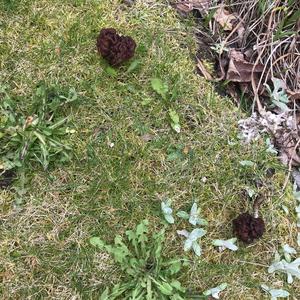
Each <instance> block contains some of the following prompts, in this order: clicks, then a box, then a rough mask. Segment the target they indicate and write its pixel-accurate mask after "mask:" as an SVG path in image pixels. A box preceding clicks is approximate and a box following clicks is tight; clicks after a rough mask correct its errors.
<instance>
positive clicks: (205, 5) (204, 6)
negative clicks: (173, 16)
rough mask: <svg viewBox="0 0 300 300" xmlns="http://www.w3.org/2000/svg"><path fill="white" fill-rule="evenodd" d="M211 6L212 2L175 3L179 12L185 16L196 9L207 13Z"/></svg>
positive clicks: (190, 1)
mask: <svg viewBox="0 0 300 300" xmlns="http://www.w3.org/2000/svg"><path fill="white" fill-rule="evenodd" d="M211 4H212V3H211V0H181V1H177V2H176V3H175V7H176V9H177V10H178V11H180V12H182V13H185V14H188V13H189V12H191V11H192V10H194V9H196V10H199V11H200V12H203V13H207V12H208V9H209V7H210V6H211Z"/></svg>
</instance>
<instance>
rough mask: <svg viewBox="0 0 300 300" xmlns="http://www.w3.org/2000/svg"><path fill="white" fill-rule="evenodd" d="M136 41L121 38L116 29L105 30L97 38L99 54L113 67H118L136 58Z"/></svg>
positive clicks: (124, 37)
mask: <svg viewBox="0 0 300 300" xmlns="http://www.w3.org/2000/svg"><path fill="white" fill-rule="evenodd" d="M135 48H136V43H135V41H134V40H133V39H132V38H131V37H129V36H120V35H119V34H118V33H117V31H116V30H115V29H114V28H104V29H102V30H101V31H100V34H99V36H98V38H97V49H98V52H99V53H100V54H101V55H102V57H103V58H105V59H106V60H107V61H108V63H109V64H110V65H112V66H118V65H120V64H121V63H123V62H125V61H127V60H129V59H130V58H132V57H133V56H134V52H135Z"/></svg>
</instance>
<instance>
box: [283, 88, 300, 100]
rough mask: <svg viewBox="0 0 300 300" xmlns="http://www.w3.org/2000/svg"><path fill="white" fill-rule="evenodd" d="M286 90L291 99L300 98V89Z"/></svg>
mask: <svg viewBox="0 0 300 300" xmlns="http://www.w3.org/2000/svg"><path fill="white" fill-rule="evenodd" d="M286 92H287V94H288V96H290V99H292V100H300V90H296V91H291V90H287V91H286Z"/></svg>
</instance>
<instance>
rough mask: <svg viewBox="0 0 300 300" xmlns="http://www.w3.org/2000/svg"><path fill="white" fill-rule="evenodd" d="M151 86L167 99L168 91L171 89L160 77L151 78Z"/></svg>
mask: <svg viewBox="0 0 300 300" xmlns="http://www.w3.org/2000/svg"><path fill="white" fill-rule="evenodd" d="M151 86H152V88H153V90H154V91H155V92H156V93H157V94H159V95H160V96H161V97H162V98H163V99H166V97H167V93H168V91H169V88H168V85H167V84H166V83H163V82H162V80H161V79H159V78H153V79H151Z"/></svg>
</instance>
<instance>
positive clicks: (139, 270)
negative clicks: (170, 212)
mask: <svg viewBox="0 0 300 300" xmlns="http://www.w3.org/2000/svg"><path fill="white" fill-rule="evenodd" d="M148 225H149V223H148V221H147V220H143V221H142V222H141V223H140V224H139V225H137V227H136V229H135V230H128V231H126V236H127V239H128V243H125V242H124V241H123V239H122V237H121V236H120V235H117V236H116V237H115V240H114V244H113V245H108V244H106V243H105V242H104V241H103V240H101V239H100V238H99V237H92V238H91V239H90V243H91V244H92V245H93V246H96V247H98V248H99V249H101V250H105V251H107V252H108V253H110V254H111V255H112V256H113V259H114V260H115V262H117V263H118V264H119V265H120V267H121V269H122V271H123V272H124V276H123V280H122V282H121V283H118V284H116V285H114V287H112V288H110V287H107V288H106V289H105V290H104V292H103V293H102V295H101V297H100V299H101V300H114V299H123V300H126V299H153V300H154V299H161V300H186V299H188V296H187V295H186V289H185V288H184V287H182V285H181V283H180V282H179V281H178V280H177V279H176V277H177V276H178V273H179V271H180V270H181V268H182V266H183V265H184V264H185V260H183V259H167V258H165V257H164V256H163V255H162V249H163V242H164V239H165V230H164V229H162V230H160V231H159V232H158V233H154V234H153V235H152V237H151V238H149V235H150V233H149V229H148Z"/></svg>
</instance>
